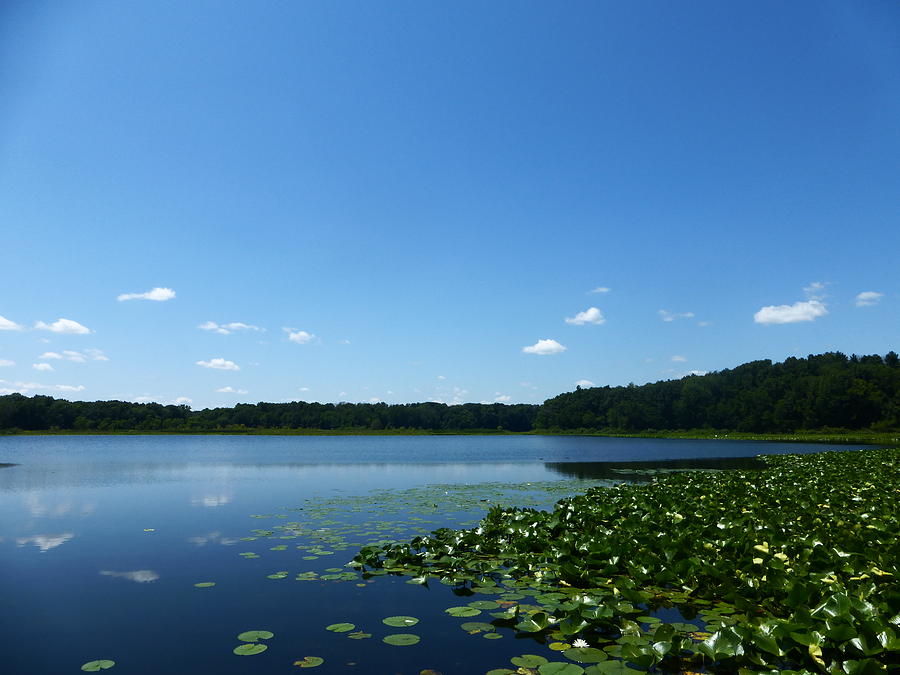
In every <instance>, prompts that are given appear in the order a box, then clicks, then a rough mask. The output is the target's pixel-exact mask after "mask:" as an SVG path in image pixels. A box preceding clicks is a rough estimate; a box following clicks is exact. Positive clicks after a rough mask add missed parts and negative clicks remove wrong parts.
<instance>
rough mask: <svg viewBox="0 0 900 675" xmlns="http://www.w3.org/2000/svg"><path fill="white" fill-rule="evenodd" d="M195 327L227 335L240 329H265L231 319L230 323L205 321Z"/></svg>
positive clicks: (258, 330)
mask: <svg viewBox="0 0 900 675" xmlns="http://www.w3.org/2000/svg"><path fill="white" fill-rule="evenodd" d="M197 328H199V329H200V330H211V331H215V332H216V333H218V334H219V335H229V334H231V333H234V332H236V331H241V330H250V331H257V332H263V331H265V328H260V327H259V326H254V325H253V324H249V323H243V322H241V321H232V322H231V323H223V324H218V323H216V322H215V321H205V322H203V323H201V324H200V325H199V326H197Z"/></svg>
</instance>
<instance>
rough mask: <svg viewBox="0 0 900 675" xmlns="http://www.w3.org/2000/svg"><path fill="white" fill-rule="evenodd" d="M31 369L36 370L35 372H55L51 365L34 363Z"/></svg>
mask: <svg viewBox="0 0 900 675" xmlns="http://www.w3.org/2000/svg"><path fill="white" fill-rule="evenodd" d="M31 367H32V368H34V369H35V370H43V371H50V370H53V366H51V365H50V364H49V363H32V364H31Z"/></svg>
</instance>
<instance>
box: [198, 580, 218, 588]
mask: <svg viewBox="0 0 900 675" xmlns="http://www.w3.org/2000/svg"><path fill="white" fill-rule="evenodd" d="M215 585H216V582H215V581H201V582H199V583H196V584H194V588H211V587H212V586H215Z"/></svg>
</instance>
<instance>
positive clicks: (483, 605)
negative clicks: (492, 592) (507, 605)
mask: <svg viewBox="0 0 900 675" xmlns="http://www.w3.org/2000/svg"><path fill="white" fill-rule="evenodd" d="M499 606H500V603H498V602H494V601H493V600H475V601H474V602H470V603H469V607H474V608H475V609H497V608H498V607H499Z"/></svg>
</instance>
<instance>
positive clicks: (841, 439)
mask: <svg viewBox="0 0 900 675" xmlns="http://www.w3.org/2000/svg"><path fill="white" fill-rule="evenodd" d="M0 436H594V437H605V438H661V439H683V440H728V441H765V442H776V443H835V444H839V445H849V444H853V445H855V444H865V445H890V446H896V445H900V432H897V431H895V432H866V431H850V432H837V431H810V432H795V433H745V432H737V431H735V432H730V431H715V432H712V431H705V430H688V431H646V432H637V433H616V432H602V431H589V430H578V431H560V430H549V429H536V430H533V431H505V430H491V429H472V430H447V431H441V430H437V431H435V430H430V429H279V428H275V429H214V430H202V431H184V430H181V431H158V430H148V431H144V430H137V429H129V430H114V431H98V430H85V431H77V430H72V429H65V430H44V431H15V432H10V431H6V430H0Z"/></svg>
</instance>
